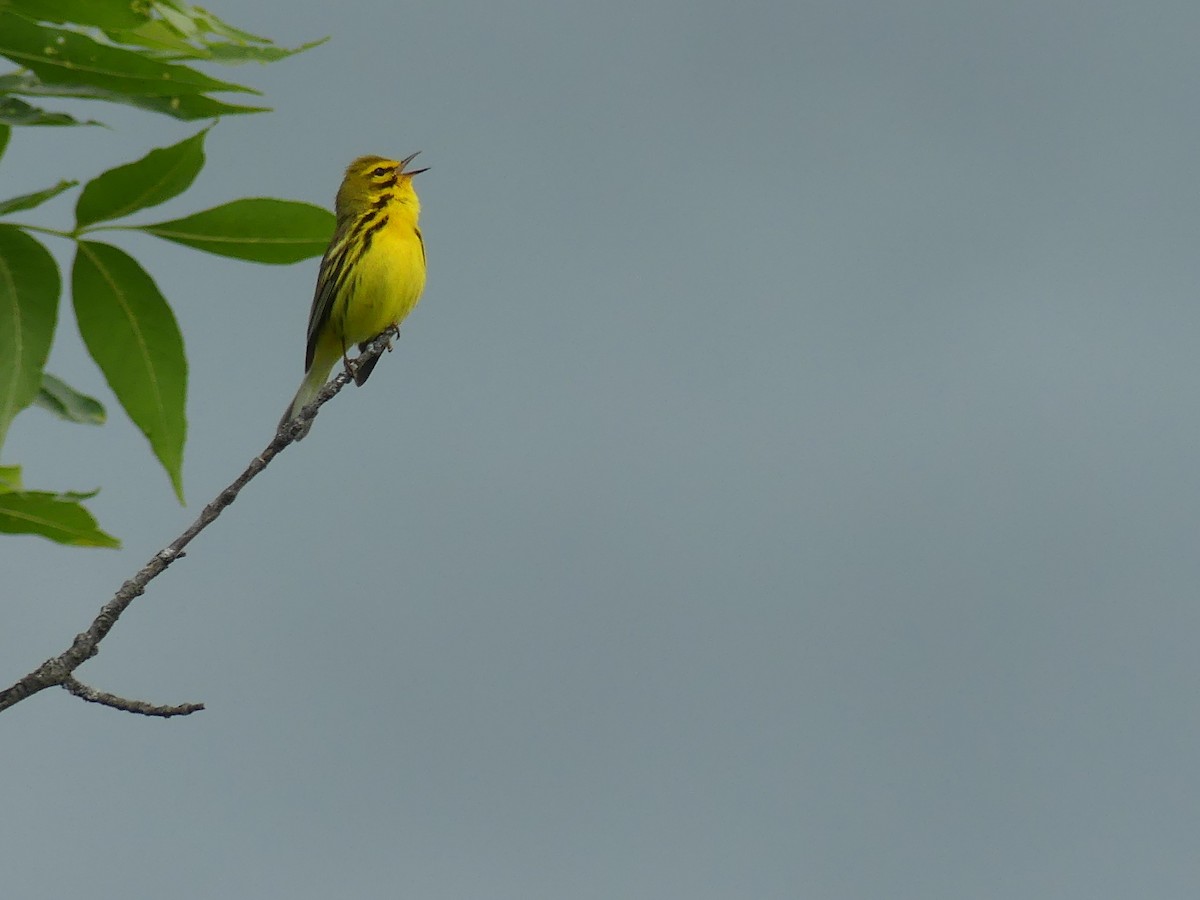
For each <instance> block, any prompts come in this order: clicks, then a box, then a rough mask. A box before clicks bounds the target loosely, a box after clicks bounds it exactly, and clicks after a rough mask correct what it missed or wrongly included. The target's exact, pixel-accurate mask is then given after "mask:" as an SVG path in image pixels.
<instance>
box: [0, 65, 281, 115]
mask: <svg viewBox="0 0 1200 900" xmlns="http://www.w3.org/2000/svg"><path fill="white" fill-rule="evenodd" d="M5 92H7V93H11V94H22V95H24V96H27V97H74V98H78V99H81V100H103V101H105V102H107V103H123V104H125V105H126V106H135V107H137V108H138V109H145V110H148V111H150V112H156V113H162V114H164V115H168V116H173V117H174V118H176V119H183V120H185V121H191V120H194V119H212V118H216V117H217V116H227V115H228V116H232V115H238V114H242V113H256V112H266V111H268V107H265V106H239V105H238V104H235V103H226V102H225V101H224V100H217V99H215V98H213V97H209V96H206V95H205V94H180V95H179V96H176V97H134V96H130V95H128V94H122V93H118V92H115V91H110V90H107V89H104V88H98V87H93V86H90V85H49V84H42V82H40V81H38V80H37V78H36V77H35V76H34V75H31V74H30V73H28V72H25V73H10V74H8V75H0V94H2V93H5ZM6 102H9V103H13V104H19V106H16V107H14V109H13V116H14V118H16V117H22V116H23V117H25V118H30V117H32V116H35V115H36V114H40V115H41V116H42V117H43V119H45V120H44V121H18V120H14V121H12V123H11V124H13V125H99V124H100V123H99V122H93V121H87V122H78V121H76V120H75V119H72V118H71V117H70V116H68V115H66V114H64V113H46V112H43V111H42V110H40V109H36V108H35V107H32V106H30V105H29V104H27V103H22V102H21V101H20V100H17V99H15V98H3V97H0V121H4V116H3V110H4V104H5V103H6Z"/></svg>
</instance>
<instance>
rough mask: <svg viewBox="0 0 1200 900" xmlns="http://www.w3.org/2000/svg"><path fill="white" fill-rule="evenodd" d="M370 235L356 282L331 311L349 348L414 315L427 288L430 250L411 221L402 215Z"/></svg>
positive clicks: (357, 267) (355, 273)
mask: <svg viewBox="0 0 1200 900" xmlns="http://www.w3.org/2000/svg"><path fill="white" fill-rule="evenodd" d="M396 212H398V213H400V214H399V215H397V214H395V213H393V214H391V215H389V216H388V222H387V224H385V225H384V226H383V227H381V228H379V229H378V230H377V231H374V232H373V233H372V234H371V235H370V244H369V245H368V246H367V249H366V250H365V251H364V252H363V254H362V257H361V258H360V259H359V260H358V261H357V263H356V264H355V265H354V268H353V281H352V282H351V283H350V284H348V285H347V289H346V290H344V291H342V292H341V296H339V297H338V299H337V301H336V303H335V306H334V308H333V310H332V317H331V318H332V319H333V324H334V329H335V330H336V331H340V332H341V337H342V339H343V341H344V343H345V345H350V344H357V343H360V342H362V341H369V340H371V339H372V338H373V337H375V335H377V334H379V333H380V332H381V331H383V330H384V329H385V328H389V327H391V326H392V325H397V324H399V323H400V322H401V321H403V320H404V317H405V316H407V315H408V314H409V313H410V312H412V310H413V307H415V306H416V305H417V301H418V300H420V299H421V291H422V290H424V288H425V248H424V247H423V246H422V244H421V234H420V232H419V231H418V230H417V225H416V222H415V221H413V219H412V217H411V216H407V215H404V214H403V212H404V211H403V210H397V211H396Z"/></svg>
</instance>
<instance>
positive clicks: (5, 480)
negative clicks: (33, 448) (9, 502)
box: [0, 466, 21, 494]
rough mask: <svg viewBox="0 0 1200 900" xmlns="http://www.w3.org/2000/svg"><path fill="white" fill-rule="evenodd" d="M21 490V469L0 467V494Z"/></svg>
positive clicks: (18, 467)
mask: <svg viewBox="0 0 1200 900" xmlns="http://www.w3.org/2000/svg"><path fill="white" fill-rule="evenodd" d="M20 489H21V467H20V466H0V494H4V493H8V492H9V491H19V490H20Z"/></svg>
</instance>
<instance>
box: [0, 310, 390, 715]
mask: <svg viewBox="0 0 1200 900" xmlns="http://www.w3.org/2000/svg"><path fill="white" fill-rule="evenodd" d="M398 333H399V332H398V329H396V328H395V327H393V328H390V329H388V330H387V331H385V332H383V333H382V334H380V335H379V336H378V337H376V338H375V340H373V341H371V343H370V344H368V345H367V346H366V347H365V348H364V350H363V352H362V354H361V355H359V356H358V357H356V358H355V359H353V360H350V370H351V372H353V371H360V370H361V368H362V367H363V366H373V365H374V363H375V361H376V360H378V359H379V357H380V355H381V354H382V353H383V351H384V350H390V349H391V344H392V339H393V338H394V337H396V335H397V334H398ZM352 380H353V375H352V374H350V372H339V373H338V375H337V376H336V377H334V378H333V379H332V380H330V382H329V383H328V384H326V385H325V387H323V388H321V393H320V394H318V395H317V399H315V400H314V401H313V402H312V403H310V404H309V405H308V406H306V407H304V409H303V410H301V411H300V414H299V415H297V416H296V418H294V419H293V420H292V421H291V422H288V423H287V424H286V425H284V426H283V427H282V428H280V429H279V431H278V432H277V433H276V434H275V437H274V438H273V439H272V440H271V443H269V444H267V447H266V449H265V450H263V452H262V453H260V454H259V455H258V456H256V457H254V459H252V460H251V461H250V464H249V465H248V466H247V467H246V468H245V470H244V471H243V472H242V474H241V475H239V476H238V477H237V478H236V479H234V481H233V483H231V484H230V485H229V486H228V487H227V488H225V489H224V490H223V491H221V492H220V493H219V494H217V496H216V498H215V499H214V500H213V501H212V502H211V503H209V504H208V506H206V507H204V509H203V510H202V511H201V513H200V516H199V517H198V518H197V519H196V521H195V522H193V523H192V524H191V525H190V526H189V527H188V529H187V530H186V531H184V532H183V534H181V535H180V536H179V537H177V538H175V540H173V541H172V542H171V543H170V544H168V545H167V546H166V547H164V548H163V549H162V550H160V551H158V552H157V553H155V554H154V556H152V557H151V558H150V561H149V562H147V563H146V565H144V566H142V568H141V569H140V570H139V571H138V573H137V574H136V575H134V576H133V577H132V578H130V579H129V580H128V581H126V582H125V583H124V584H123V585H121V587H120V589H119V590H118V591H117V593H116V594H115V595H114V596H113V598H112V599H111V600H109V601H108V602H107V603H105V604H104V606H103V607H101V609H100V614H99V615H97V616H96V618H95V619H94V620H93V621H92V624H91V625H90V626H89V627H88V629H87V631H84V632H81V633H79V634H77V635H75V640H74V641H73V642H72V643H71V646H70V647H68V648H67V649H66V650H65V651H64V652H62V653H60V654H59V655H58V656H55V657H52V658H51V659H48V660H46V661H45V662H44V663H42V664H41V665H40V666H38V667H37V668H36V669H35V670H34V671H32V672H30V673H29V674H28V675H26V676H25V677H24V678H22V679H21V680H20V681H18V682H17V683H16V684H14V685H12V686H11V687H8V688H5V689H4V690H3V691H0V712H3V711H4V710H6V709H8V708H9V707H10V706H14V705H16V704H17V703H20V702H21V701H22V700H24V699H25V698H26V697H30V696H32V695H33V694H36V693H37V692H38V691H42V690H45V689H46V688H48V687H54V686H55V685H62V686H63V687H65V688H66V689H67V690H68V691H70V692H71V693H72V694H74V695H75V696H77V697H81V698H82V699H84V700H90V701H92V702H94V703H102V704H104V705H105V706H111V707H113V708H115V709H124V710H125V711H126V712H141V713H143V714H144V715H184V714H185V713H184V712H183V711H182V710H185V709H186V711H187V712H195V709H193V708H191V707H196V708H201V709H202V708H203V707H202V706H201V705H200V704H188V705H187V706H186V707H161V706H152V705H150V704H143V703H142V702H141V701H130V700H123V699H121V698H120V697H116V696H114V695H112V694H105V693H102V692H100V691H95V690H94V689H92V688H89V687H86V686H85V685H82V684H80V683H79V682H78V681H75V679H74V677H73V674H72V673H73V672H74V671H75V670H76V669H77V668H78V667H79V666H80V665H82V664H83V663H85V662H87V660H89V659H91V658H92V657H93V656H95V655H96V654H97V653H99V652H100V642H101V641H102V640H104V637H105V635H107V634H108V633H109V631H111V630H112V627H113V626H114V625H115V624H116V623H117V619H119V618H120V617H121V614H122V613H123V612H125V610H126V609H128V608H129V605H130V604H131V603H132V602H133V601H134V599H135V598H137V597H139V596H141V594H143V593H144V592H145V590H146V586H147V585H148V584H149V583H150V582H151V581H153V580H154V579H155V578H157V577H158V576H159V575H160V574H162V572H163V571H165V570H166V568H167V566H169V565H171V563H173V562H174V561H175V560H177V559H179V558H181V557H182V556H184V552H183V551H184V548H185V547H187V545H188V544H190V543H191V542H192V539H193V538H194V537H196V535H198V534H199V533H200V532H201V531H203V530H204V529H205V528H207V527H208V526H209V525H211V524H212V523H213V522H214V521H216V518H217V516H219V515H221V513H222V512H223V511H224V510H225V507H227V506H229V504H231V503H233V501H234V500H236V499H237V495H238V494H239V493H240V492H241V490H242V488H244V487H245V486H246V485H247V484H249V483H250V481H251V479H253V478H254V477H255V476H256V475H258V473H259V472H261V471H262V470H263V469H265V468H266V467H267V465H268V464H269V463H270V462H271V460H272V459H274V458H275V457H276V456H278V455H279V453H280V451H282V450H283V449H284V448H285V447H287V446H288V445H289V444H292V443H295V442H296V440H297V439H298V438H299V437H302V436H303V435H304V433H305V432H306V431H307V430H308V427H309V425H310V424H311V423H312V420H313V419H314V418H315V417H316V415H317V412H318V410H320V408H321V407H322V406H324V405H325V404H326V403H328V402H329V401H330V400H331V399H332V398H333V397H334V396H335V395H336V394H337V393H338V392H339V391H341V389H342V388H344V387H345V386H346V385H347V384H349V383H350V382H351V381H352ZM82 692H87V693H88V694H90V696H84V693H82ZM99 698H104V699H99ZM110 700H111V701H113V702H109V701H110ZM134 705H140V706H142V707H144V708H143V709H132V708H128V707H131V706H134ZM146 710H159V712H147V711H146ZM162 710H170V712H169V713H167V712H162Z"/></svg>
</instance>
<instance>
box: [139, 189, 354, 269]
mask: <svg viewBox="0 0 1200 900" xmlns="http://www.w3.org/2000/svg"><path fill="white" fill-rule="evenodd" d="M335 224H336V219H334V216H333V213H331V212H329V211H328V210H326V209H322V208H321V207H319V206H314V205H312V204H311V203H300V202H297V201H295V200H270V199H266V198H262V197H256V198H248V199H244V200H234V201H233V202H232V203H226V204H224V205H223V206H216V207H213V208H212V209H206V210H205V211H204V212H198V213H196V214H195V215H191V216H187V217H186V218H183V219H173V220H172V221H170V222H157V223H155V224H153V225H139V226H137V228H138V229H139V230H141V231H146V232H149V233H150V234H154V235H158V237H160V238H165V239H166V240H168V241H175V242H176V243H178V244H186V245H187V246H188V247H195V248H196V249H197V250H206V251H208V252H209V253H216V254H218V255H220V256H232V257H234V258H235V259H248V260H250V261H252V262H261V263H277V264H288V263H294V262H299V261H300V260H302V259H308V258H310V257H313V256H320V255H321V254H322V253H324V252H325V248H326V247H327V246H328V245H329V239H330V238H331V237H332V236H333V228H334V225H335Z"/></svg>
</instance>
